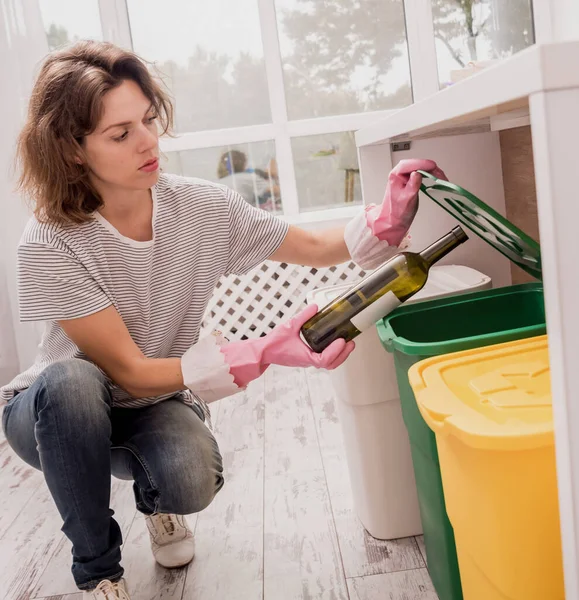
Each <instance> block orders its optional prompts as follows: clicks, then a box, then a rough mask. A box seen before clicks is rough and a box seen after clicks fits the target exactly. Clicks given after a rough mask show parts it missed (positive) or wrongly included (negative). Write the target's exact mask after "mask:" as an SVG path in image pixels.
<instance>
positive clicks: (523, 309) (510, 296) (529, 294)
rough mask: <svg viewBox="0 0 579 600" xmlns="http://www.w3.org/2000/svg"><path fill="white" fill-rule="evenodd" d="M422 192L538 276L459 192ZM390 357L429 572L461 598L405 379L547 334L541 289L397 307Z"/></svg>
mask: <svg viewBox="0 0 579 600" xmlns="http://www.w3.org/2000/svg"><path fill="white" fill-rule="evenodd" d="M422 174H423V176H424V177H425V178H430V179H427V181H426V183H425V184H424V185H423V186H422V191H423V192H424V193H425V194H426V195H427V196H429V197H430V198H431V199H432V200H434V201H435V202H436V203H437V204H439V205H440V206H441V207H442V208H444V209H445V210H446V211H447V212H449V213H450V214H452V215H453V216H454V217H455V218H456V219H457V220H459V221H460V222H461V224H463V225H465V226H466V227H468V228H469V229H470V230H471V231H472V232H473V233H475V234H477V235H478V236H479V237H481V238H482V239H484V240H485V241H486V242H488V243H489V244H490V245H492V246H493V247H494V248H495V249H496V250H498V251H499V252H501V253H502V254H503V255H505V256H507V257H508V258H509V259H510V260H511V261H513V262H514V263H516V264H517V265H518V266H520V267H521V268H523V269H524V270H525V271H527V272H528V273H530V274H531V275H533V276H534V277H536V278H538V279H540V278H541V254H540V247H539V244H538V243H537V242H535V241H534V240H533V239H531V238H530V237H528V236H527V235H526V234H525V233H524V232H522V231H521V230H519V229H518V228H517V227H515V226H514V225H513V224H512V223H510V222H509V221H508V220H507V219H505V218H504V217H502V216H501V215H500V214H498V213H497V212H496V211H494V210H493V209H492V208H491V207H489V206H488V205H487V204H485V203H484V202H482V201H481V200H479V199H478V198H476V196H474V195H472V194H471V193H470V192H468V191H466V190H464V189H463V188H461V187H459V186H457V185H454V184H452V183H449V182H446V181H440V180H437V179H435V178H433V177H432V176H431V175H429V174H427V173H422ZM377 328H378V335H379V337H380V340H381V342H382V345H383V346H384V347H385V348H386V350H388V351H389V352H391V353H393V355H394V363H395V367H396V377H397V381H398V387H399V391H400V401H401V405H402V416H403V419H404V423H405V425H406V428H407V429H408V433H409V438H410V448H411V453H412V462H413V467H414V473H415V478H416V485H417V489H418V501H419V506H420V516H421V519H422V527H423V531H424V542H425V546H426V556H427V562H428V571H429V573H430V576H431V579H432V582H433V584H434V587H435V589H436V591H437V593H438V596H439V598H440V600H462V598H463V595H462V588H461V583H460V573H459V568H458V560H457V556H456V548H455V543H454V532H453V529H452V525H451V524H450V521H449V520H448V516H447V514H446V507H445V502H444V493H443V488H442V479H441V475H440V466H439V463H438V452H437V448H436V440H435V436H434V433H433V432H432V431H431V430H430V428H429V427H428V426H427V425H426V423H425V422H424V420H423V419H422V416H421V414H420V412H419V410H418V406H417V404H416V399H415V397H414V392H413V391H412V388H411V387H410V383H409V380H408V369H409V368H410V367H411V366H412V365H414V364H415V363H417V362H419V361H420V360H423V359H425V358H429V357H431V356H438V355H441V354H450V353H453V352H459V351H461V350H468V349H471V348H477V347H482V346H488V345H491V344H498V343H502V342H509V341H512V340H517V339H523V338H527V337H534V336H538V335H542V334H544V333H545V331H546V326H545V306H544V300H543V286H542V284H541V283H531V284H523V285H516V286H510V287H505V288H498V289H493V290H487V291H483V292H475V293H472V294H464V295H461V296H456V297H448V298H442V299H439V300H432V301H427V302H423V303H419V304H414V305H412V304H409V305H406V306H403V307H401V308H399V309H397V310H396V311H394V312H392V313H391V314H390V315H388V316H386V317H385V318H384V319H382V320H381V321H378V323H377Z"/></svg>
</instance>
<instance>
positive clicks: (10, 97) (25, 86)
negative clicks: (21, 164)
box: [0, 0, 48, 384]
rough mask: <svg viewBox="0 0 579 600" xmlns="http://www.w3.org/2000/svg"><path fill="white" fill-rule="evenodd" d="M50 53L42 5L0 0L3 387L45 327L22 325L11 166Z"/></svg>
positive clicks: (22, 219)
mask: <svg viewBox="0 0 579 600" xmlns="http://www.w3.org/2000/svg"><path fill="white" fill-rule="evenodd" d="M47 51H48V47H47V44H46V37H45V35H44V28H43V26H42V21H41V18H40V12H39V9H38V6H37V3H35V2H22V1H21V0H0V56H1V57H2V60H1V61H0V81H1V82H2V85H1V86H0V110H1V114H2V135H1V136H0V384H2V383H5V379H7V378H9V377H10V376H12V375H13V374H14V372H15V371H16V370H18V369H22V368H25V367H27V366H28V365H29V364H30V363H31V362H32V360H33V358H34V354H35V352H36V346H37V344H38V341H39V331H40V329H41V326H39V325H38V324H27V325H24V324H21V323H19V322H18V315H17V295H16V247H17V244H18V240H19V238H20V235H21V233H22V229H23V227H24V224H25V223H26V220H27V218H28V214H27V210H26V208H25V206H24V203H23V201H22V200H21V199H20V198H19V197H18V196H17V195H16V194H15V193H14V191H13V190H14V173H13V168H12V166H13V157H14V143H15V140H16V137H17V135H18V131H19V129H20V127H21V125H22V122H23V119H24V116H25V113H26V107H27V101H28V96H29V94H30V90H31V87H32V83H33V78H34V73H35V69H36V67H37V65H38V63H39V61H40V60H41V59H42V57H43V56H44V55H45V54H46V53H47Z"/></svg>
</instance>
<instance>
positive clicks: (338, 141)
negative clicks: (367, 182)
mask: <svg viewBox="0 0 579 600" xmlns="http://www.w3.org/2000/svg"><path fill="white" fill-rule="evenodd" d="M292 149H293V156H294V164H295V173H296V182H297V186H298V198H299V205H300V211H301V212H306V211H310V210H321V209H324V208H339V207H340V206H343V205H344V204H345V205H350V206H352V205H354V204H361V202H362V190H361V187H360V171H359V167H358V153H357V149H356V143H355V141H354V133H353V132H345V133H330V134H326V135H313V136H305V137H299V138H294V139H293V140H292Z"/></svg>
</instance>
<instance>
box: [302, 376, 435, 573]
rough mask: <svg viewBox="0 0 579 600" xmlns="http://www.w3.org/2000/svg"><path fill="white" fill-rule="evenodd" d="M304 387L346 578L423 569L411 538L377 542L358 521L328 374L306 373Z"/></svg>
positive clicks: (422, 562)
mask: <svg viewBox="0 0 579 600" xmlns="http://www.w3.org/2000/svg"><path fill="white" fill-rule="evenodd" d="M308 375H309V376H308V386H309V390H310V397H311V402H312V409H313V412H314V419H315V423H316V427H317V431H318V437H319V440H320V452H321V456H322V461H323V465H324V470H325V473H326V480H327V485H328V492H329V497H330V499H331V504H332V511H333V516H334V520H335V526H336V531H337V534H338V541H339V544H340V550H341V554H342V560H343V565H344V571H345V574H346V577H348V578H350V577H359V576H362V575H374V574H379V573H390V572H394V571H403V570H407V569H418V568H421V567H424V566H425V563H424V560H423V558H422V555H421V554H420V551H419V549H418V546H417V543H416V540H415V539H414V538H404V539H400V540H391V541H384V540H377V539H375V538H373V537H372V536H371V535H370V534H369V533H368V532H367V531H366V530H365V529H364V527H363V525H362V524H361V522H360V520H359V519H358V517H357V515H356V512H355V509H354V500H353V497H352V488H351V484H350V475H349V472H348V467H347V464H346V455H345V448H344V444H343V438H342V433H341V427H340V423H339V419H338V415H337V412H336V409H335V402H336V399H335V396H334V393H333V389H332V385H331V381H330V379H329V374H328V373H327V372H323V371H321V372H315V371H314V372H308Z"/></svg>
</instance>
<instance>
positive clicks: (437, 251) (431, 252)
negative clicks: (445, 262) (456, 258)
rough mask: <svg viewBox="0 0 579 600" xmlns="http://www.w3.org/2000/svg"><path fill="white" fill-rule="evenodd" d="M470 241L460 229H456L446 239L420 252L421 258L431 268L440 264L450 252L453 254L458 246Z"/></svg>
mask: <svg viewBox="0 0 579 600" xmlns="http://www.w3.org/2000/svg"><path fill="white" fill-rule="evenodd" d="M467 240H468V236H467V235H466V233H465V232H464V231H463V230H462V228H460V227H455V228H454V229H453V230H452V231H451V232H450V233H447V234H446V235H445V236H444V237H441V238H440V239H439V240H437V241H436V242H434V244H431V245H430V246H428V248H425V249H424V250H423V251H422V252H420V256H421V257H422V258H423V259H424V260H425V261H426V262H427V263H428V266H429V267H431V266H432V265H433V264H434V263H436V262H438V261H439V260H440V259H441V258H443V257H444V256H446V255H447V254H448V253H449V252H452V250H454V249H455V248H456V247H457V246H460V245H461V244H463V243H464V242H466V241H467Z"/></svg>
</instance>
